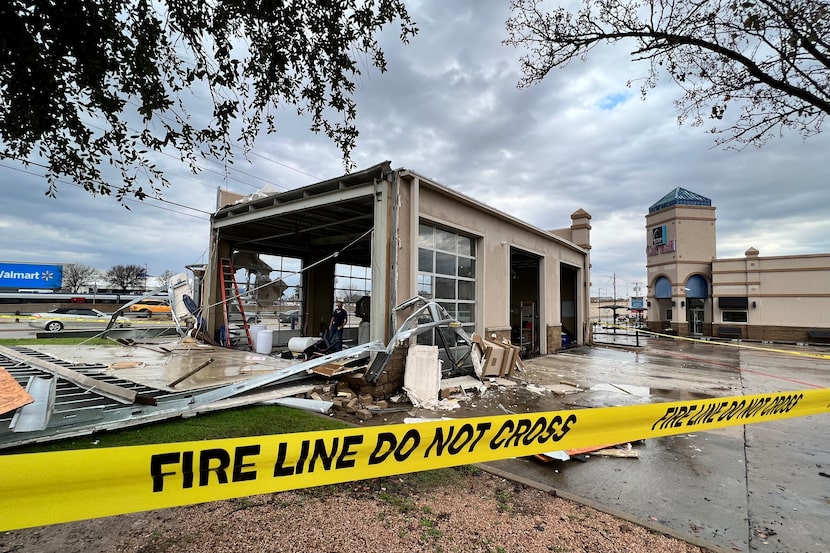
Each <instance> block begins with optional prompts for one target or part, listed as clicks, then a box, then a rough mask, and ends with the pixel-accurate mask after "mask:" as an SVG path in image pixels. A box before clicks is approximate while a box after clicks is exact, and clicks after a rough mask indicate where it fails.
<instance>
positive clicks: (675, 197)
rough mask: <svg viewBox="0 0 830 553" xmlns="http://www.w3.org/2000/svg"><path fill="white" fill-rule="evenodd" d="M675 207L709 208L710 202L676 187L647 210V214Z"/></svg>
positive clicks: (703, 197) (694, 193)
mask: <svg viewBox="0 0 830 553" xmlns="http://www.w3.org/2000/svg"><path fill="white" fill-rule="evenodd" d="M675 205H697V206H707V207H709V206H711V205H712V200H710V199H709V198H707V197H705V196H701V195H700V194H697V193H696V192H692V191H691V190H686V189H685V188H681V187H679V186H678V187H677V188H675V189H674V190H672V191H671V192H669V193H668V194H666V195H665V196H663V197H662V198H660V199H659V200H657V202H656V203H654V204H652V205H651V207H649V208H648V212H649V214H651V213H655V212H657V211H662V210H663V209H666V208H668V207H672V206H675Z"/></svg>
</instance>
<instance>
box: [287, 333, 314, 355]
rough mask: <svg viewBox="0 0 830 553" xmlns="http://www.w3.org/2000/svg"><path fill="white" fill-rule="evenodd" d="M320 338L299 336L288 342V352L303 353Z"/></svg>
mask: <svg viewBox="0 0 830 553" xmlns="http://www.w3.org/2000/svg"><path fill="white" fill-rule="evenodd" d="M318 340H320V338H314V337H308V336H297V337H294V338H291V339H289V340H288V351H291V352H294V353H302V352H304V351H305V350H306V349H308V348H310V347H311V346H313V345H314V344H316V343H317V341H318Z"/></svg>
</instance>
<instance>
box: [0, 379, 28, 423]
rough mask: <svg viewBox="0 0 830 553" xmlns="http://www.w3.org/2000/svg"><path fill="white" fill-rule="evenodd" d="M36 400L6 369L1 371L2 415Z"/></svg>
mask: <svg viewBox="0 0 830 553" xmlns="http://www.w3.org/2000/svg"><path fill="white" fill-rule="evenodd" d="M33 401H34V399H32V396H30V395H29V393H28V392H26V390H25V389H24V388H23V386H21V385H20V384H18V383H17V380H15V379H14V378H13V377H12V375H10V374H9V373H8V372H6V370H5V369H0V414H3V413H8V412H9V411H14V410H15V409H17V408H18V407H23V406H24V405H28V404H30V403H32V402H33Z"/></svg>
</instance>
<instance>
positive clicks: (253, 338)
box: [248, 324, 268, 350]
mask: <svg viewBox="0 0 830 553" xmlns="http://www.w3.org/2000/svg"><path fill="white" fill-rule="evenodd" d="M266 328H268V327H266V326H265V325H261V324H255V325H250V326H249V327H248V333H249V334H250V335H251V342H253V343H252V344H251V349H252V350H253V349H254V348H255V346H256V335H257V334H259V332H260V331H261V330H265V329H266Z"/></svg>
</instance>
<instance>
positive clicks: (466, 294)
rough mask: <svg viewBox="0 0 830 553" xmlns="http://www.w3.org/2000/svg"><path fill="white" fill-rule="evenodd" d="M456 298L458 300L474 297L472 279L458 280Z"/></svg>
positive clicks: (474, 289)
mask: <svg viewBox="0 0 830 553" xmlns="http://www.w3.org/2000/svg"><path fill="white" fill-rule="evenodd" d="M458 299H460V300H474V299H476V283H475V282H473V281H472V280H459V281H458Z"/></svg>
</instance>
